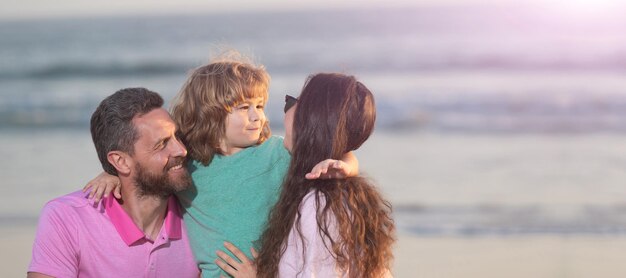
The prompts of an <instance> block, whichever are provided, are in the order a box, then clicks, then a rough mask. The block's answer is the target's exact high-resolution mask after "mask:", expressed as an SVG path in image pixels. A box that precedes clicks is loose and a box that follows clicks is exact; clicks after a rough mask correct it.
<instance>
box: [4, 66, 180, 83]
mask: <svg viewBox="0 0 626 278" xmlns="http://www.w3.org/2000/svg"><path fill="white" fill-rule="evenodd" d="M191 68H192V67H191V65H190V64H186V63H182V62H142V63H123V62H118V63H108V64H107V63H71V62H66V63H57V64H50V65H45V66H41V67H36V68H30V69H24V70H17V71H16V70H9V69H5V70H4V71H0V80H3V79H4V80H16V79H64V78H84V77H88V78H102V79H106V78H115V77H146V76H161V75H172V74H176V75H181V74H184V73H185V72H187V71H188V70H189V69H191Z"/></svg>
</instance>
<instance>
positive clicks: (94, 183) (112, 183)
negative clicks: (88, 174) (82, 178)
mask: <svg viewBox="0 0 626 278" xmlns="http://www.w3.org/2000/svg"><path fill="white" fill-rule="evenodd" d="M90 188H91V191H90V192H89V199H93V201H94V203H98V202H100V200H101V199H102V198H103V197H104V198H106V197H107V196H109V194H110V193H111V191H113V195H114V196H115V198H117V199H121V198H122V192H121V190H122V187H121V186H120V179H119V178H118V177H117V176H113V175H110V174H108V173H107V172H102V173H100V175H98V176H97V177H95V178H94V179H93V180H90V181H89V182H88V183H87V185H85V187H83V192H86V191H87V190H89V189H90Z"/></svg>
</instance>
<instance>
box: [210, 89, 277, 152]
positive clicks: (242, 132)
mask: <svg viewBox="0 0 626 278" xmlns="http://www.w3.org/2000/svg"><path fill="white" fill-rule="evenodd" d="M264 109H265V99H264V98H263V97H257V98H249V99H246V101H244V102H242V103H240V104H239V105H237V106H235V107H234V108H233V110H232V111H231V112H230V113H229V114H228V116H226V138H225V139H224V140H222V142H221V143H220V148H221V150H222V151H223V152H224V154H225V155H230V154H234V153H236V152H238V151H240V150H242V149H244V148H247V147H250V146H253V145H255V144H257V142H258V141H259V137H260V136H261V131H262V130H263V126H264V125H265V121H266V119H265V112H264Z"/></svg>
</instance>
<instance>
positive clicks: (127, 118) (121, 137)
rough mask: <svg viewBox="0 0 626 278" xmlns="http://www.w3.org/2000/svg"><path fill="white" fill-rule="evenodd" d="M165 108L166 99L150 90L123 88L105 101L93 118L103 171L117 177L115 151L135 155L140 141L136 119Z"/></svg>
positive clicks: (92, 130) (95, 140)
mask: <svg viewBox="0 0 626 278" xmlns="http://www.w3.org/2000/svg"><path fill="white" fill-rule="evenodd" d="M161 106H163V98H162V97H161V96H160V95H159V94H157V93H155V92H153V91H150V90H148V89H146V88H126V89H121V90H119V91H117V92H115V93H114V94H112V95H110V96H109V97H107V98H105V99H104V100H103V101H102V102H100V105H98V108H96V111H95V112H93V115H91V138H92V139H93V143H94V145H95V146H96V152H97V153H98V158H99V159H100V163H102V168H103V169H104V171H106V172H107V173H109V174H111V175H116V176H117V170H116V169H115V167H113V165H111V163H109V161H108V159H107V156H108V153H109V152H111V151H122V152H125V153H128V154H131V155H132V154H133V153H134V144H135V142H136V141H137V139H138V134H137V131H136V130H135V126H134V125H133V122H132V121H133V118H134V117H137V116H141V115H144V114H146V113H148V112H150V111H152V110H154V109H157V108H161Z"/></svg>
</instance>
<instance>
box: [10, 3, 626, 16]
mask: <svg viewBox="0 0 626 278" xmlns="http://www.w3.org/2000/svg"><path fill="white" fill-rule="evenodd" d="M520 3H521V4H524V5H535V6H539V7H542V8H544V7H545V8H546V9H554V10H558V11H563V12H566V13H574V14H582V15H585V14H597V13H605V12H611V11H616V10H623V9H624V8H626V0H525V1H517V0H224V1H221V0H176V1H172V0H108V1H90V0H0V20H13V19H39V18H68V17H70V18H71V17H90V16H107V15H116V16H119V15H155V14H185V13H210V12H221V13H223V12H246V11H255V12H259V11H289V10H306V9H346V8H348V9H349V8H357V7H380V6H384V7H389V6H433V5H437V6H442V5H443V6H463V5H465V6H467V5H512V4H514V5H519V4H520Z"/></svg>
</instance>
